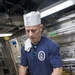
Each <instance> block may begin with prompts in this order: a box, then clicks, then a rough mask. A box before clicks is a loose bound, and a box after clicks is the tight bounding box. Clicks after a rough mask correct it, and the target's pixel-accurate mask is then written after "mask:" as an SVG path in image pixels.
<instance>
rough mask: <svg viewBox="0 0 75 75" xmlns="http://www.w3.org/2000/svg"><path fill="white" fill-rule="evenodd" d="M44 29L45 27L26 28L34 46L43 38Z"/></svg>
mask: <svg viewBox="0 0 75 75" xmlns="http://www.w3.org/2000/svg"><path fill="white" fill-rule="evenodd" d="M42 29H43V25H42V24H41V25H37V26H26V27H25V31H26V34H27V35H28V37H29V38H30V39H31V41H32V43H33V44H37V43H38V42H39V40H40V38H41V32H42Z"/></svg>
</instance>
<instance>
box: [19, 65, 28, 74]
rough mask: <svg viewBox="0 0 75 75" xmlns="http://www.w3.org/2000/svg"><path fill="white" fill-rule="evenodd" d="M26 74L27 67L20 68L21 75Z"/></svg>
mask: <svg viewBox="0 0 75 75" xmlns="http://www.w3.org/2000/svg"><path fill="white" fill-rule="evenodd" d="M26 73H27V67H24V66H20V68H19V75H26Z"/></svg>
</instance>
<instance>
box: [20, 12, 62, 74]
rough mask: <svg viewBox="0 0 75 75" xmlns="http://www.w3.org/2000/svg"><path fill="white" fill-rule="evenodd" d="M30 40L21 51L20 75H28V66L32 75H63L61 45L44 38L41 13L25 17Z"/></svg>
mask: <svg viewBox="0 0 75 75" xmlns="http://www.w3.org/2000/svg"><path fill="white" fill-rule="evenodd" d="M24 25H25V31H26V34H27V35H28V39H27V40H26V41H25V46H24V47H22V49H21V64H20V69H19V75H26V73H27V66H28V68H29V71H30V73H31V75H62V60H61V55H60V51H59V50H60V48H59V45H58V44H57V43H56V42H54V41H53V40H51V39H50V38H47V37H45V36H42V34H41V33H42V30H43V25H42V24H41V18H40V13H39V12H34V11H33V12H30V13H28V14H26V15H24Z"/></svg>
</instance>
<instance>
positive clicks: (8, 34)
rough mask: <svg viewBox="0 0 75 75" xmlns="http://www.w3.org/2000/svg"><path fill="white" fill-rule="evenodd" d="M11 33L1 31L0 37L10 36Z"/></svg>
mask: <svg viewBox="0 0 75 75" xmlns="http://www.w3.org/2000/svg"><path fill="white" fill-rule="evenodd" d="M12 35H13V34H12V33H5V34H4V33H2V34H0V37H5V36H12Z"/></svg>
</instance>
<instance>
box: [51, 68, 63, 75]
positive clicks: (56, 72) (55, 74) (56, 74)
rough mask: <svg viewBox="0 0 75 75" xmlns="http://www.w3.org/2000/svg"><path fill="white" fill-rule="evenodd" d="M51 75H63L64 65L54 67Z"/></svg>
mask: <svg viewBox="0 0 75 75" xmlns="http://www.w3.org/2000/svg"><path fill="white" fill-rule="evenodd" d="M51 75H62V67H60V68H54V69H53V72H52V74H51Z"/></svg>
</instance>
